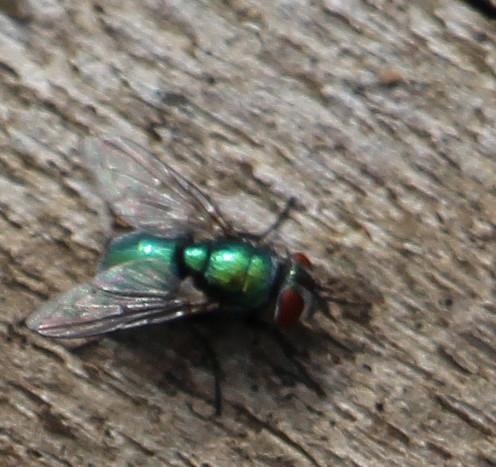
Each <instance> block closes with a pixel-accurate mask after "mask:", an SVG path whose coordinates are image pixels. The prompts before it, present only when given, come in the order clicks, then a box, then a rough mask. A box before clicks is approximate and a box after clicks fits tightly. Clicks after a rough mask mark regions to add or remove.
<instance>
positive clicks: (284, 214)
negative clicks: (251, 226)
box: [243, 196, 296, 242]
mask: <svg viewBox="0 0 496 467" xmlns="http://www.w3.org/2000/svg"><path fill="white" fill-rule="evenodd" d="M295 206H296V198H295V197H294V196H292V197H291V198H289V199H288V200H287V201H286V204H285V206H284V208H283V209H282V210H281V212H279V214H278V215H277V217H276V219H275V221H274V222H273V223H272V224H271V225H269V227H267V228H266V229H265V230H263V231H262V232H260V233H256V234H252V233H248V234H243V236H244V237H247V238H249V239H250V240H254V241H257V242H262V241H264V240H265V239H266V238H267V237H268V236H269V235H270V234H271V233H272V232H274V231H275V230H277V229H278V228H279V227H280V226H281V224H283V223H284V222H285V221H286V220H287V219H288V217H289V213H290V212H291V210H292V209H293V208H294V207H295Z"/></svg>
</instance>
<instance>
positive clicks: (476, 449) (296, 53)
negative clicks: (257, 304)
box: [0, 0, 496, 467]
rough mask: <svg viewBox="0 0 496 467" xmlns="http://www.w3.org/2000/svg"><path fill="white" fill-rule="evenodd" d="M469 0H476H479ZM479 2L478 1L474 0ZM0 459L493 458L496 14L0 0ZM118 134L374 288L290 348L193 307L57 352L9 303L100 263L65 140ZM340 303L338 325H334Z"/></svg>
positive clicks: (149, 0) (328, 3)
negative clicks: (357, 305)
mask: <svg viewBox="0 0 496 467" xmlns="http://www.w3.org/2000/svg"><path fill="white" fill-rule="evenodd" d="M472 3H473V2H472ZM486 4H487V3H486ZM0 7H1V8H2V11H1V12H0V96H1V99H0V121H1V128H2V130H1V132H0V144H1V151H0V287H1V288H0V304H1V317H0V353H1V356H2V358H1V364H0V368H1V375H0V457H1V462H0V463H1V465H8V466H10V465H16V466H18V465H23V466H25V465H33V466H34V465H36V466H38V465H50V466H55V465H66V466H67V465H74V466H82V465H88V466H89V465H95V466H101V465H118V466H124V465H154V466H155V465H174V466H181V465H184V466H199V465H203V466H205V465H211V466H234V465H273V466H276V465H277V466H281V465H285V466H292V465H298V466H300V465H302V466H303V465H309V466H329V465H346V466H358V465H359V466H369V465H398V466H405V465H409V466H413V465H449V466H458V465H474V466H481V467H483V466H484V467H487V466H494V465H496V305H495V302H494V300H495V296H496V291H495V261H494V260H495V251H496V153H495V148H496V130H495V127H496V73H495V67H496V46H495V44H496V24H495V23H494V21H493V22H491V19H490V17H489V16H490V15H488V14H483V13H480V12H478V11H476V10H475V9H473V7H471V6H469V5H468V2H467V3H463V2H459V1H456V0H437V1H436V0H433V1H423V2H411V1H409V0H398V1H394V2H388V1H383V0H353V1H349V0H346V1H338V0H316V1H311V0H298V1H296V0H286V1H265V0H223V1H222V0H215V1H209V2H207V1H204V0H197V1H189V0H188V1H185V0H183V1H174V0H146V1H140V2H137V1H135V0H101V1H94V2H89V1H83V0H82V1H78V2H63V1H61V0H46V1H43V2H39V1H36V0H29V1H18V2H9V1H2V2H0ZM102 132H110V133H112V134H121V135H127V136H129V137H131V138H134V139H136V140H137V141H140V142H142V143H144V144H146V145H148V146H149V147H151V148H153V149H154V150H155V151H156V152H157V153H158V154H161V155H163V156H164V157H167V158H169V159H168V160H171V161H173V162H174V164H175V165H176V166H177V167H179V168H181V169H182V170H184V172H185V173H186V174H188V176H190V177H191V178H193V179H194V180H196V181H197V182H198V183H200V184H201V185H203V186H207V187H208V188H209V189H212V190H213V192H214V193H218V194H219V195H220V198H221V202H222V206H223V207H225V209H226V211H227V212H229V213H231V215H233V216H236V217H237V219H238V220H239V222H240V223H241V224H242V225H245V226H247V228H250V229H257V228H260V227H261V226H263V225H265V224H266V222H267V219H268V218H269V215H271V213H273V212H275V210H276V207H277V206H280V205H282V203H283V202H284V200H285V198H286V197H287V196H289V195H290V194H296V195H298V197H299V199H300V201H301V203H302V207H300V209H299V210H298V211H297V212H295V213H294V214H293V216H292V220H291V221H290V222H288V223H287V224H286V225H285V226H284V228H283V229H282V232H281V238H282V239H284V241H285V242H286V243H287V244H288V245H289V246H290V247H291V248H298V249H304V250H305V251H307V252H308V254H309V256H311V257H313V258H314V259H315V262H316V263H318V264H319V265H321V267H323V268H325V269H326V270H327V271H328V272H329V273H332V274H343V275H351V276H353V275H356V274H361V275H363V276H365V277H367V278H369V279H370V281H371V282H372V284H373V285H375V286H376V287H378V288H379V289H380V290H381V291H382V292H383V293H384V295H385V298H386V303H385V304H384V305H383V306H380V307H377V308H376V309H375V310H374V314H373V316H372V319H371V320H370V321H369V322H363V321H360V320H356V319H355V320H354V319H350V317H349V316H348V315H347V314H346V313H342V312H341V310H339V309H337V308H336V309H334V308H333V309H332V313H333V316H334V317H335V318H337V319H331V318H329V317H326V316H323V315H321V316H319V317H317V318H316V320H315V322H314V323H313V325H312V326H311V327H309V328H299V329H294V330H291V331H290V332H288V333H287V335H286V344H285V345H284V346H282V347H281V345H279V344H278V343H277V342H276V341H275V340H274V338H273V336H271V335H270V333H267V332H262V331H260V330H256V329H250V328H248V329H247V328H246V327H245V326H244V325H243V324H242V323H238V324H236V323H219V326H215V325H206V327H205V330H204V331H203V332H204V334H205V340H206V341H208V344H209V346H210V347H211V348H213V349H215V351H216V352H217V353H218V355H219V360H220V363H221V366H222V371H223V375H224V383H223V389H224V396H225V410H224V414H223V416H222V417H220V418H216V417H213V416H212V408H211V405H210V401H211V397H212V384H213V383H212V372H211V369H210V366H209V359H208V352H206V351H205V350H204V347H205V346H204V344H205V343H204V342H201V340H200V339H198V338H197V336H196V335H195V334H194V333H193V332H192V331H191V329H190V327H189V326H188V324H187V323H179V324H174V325H171V326H168V327H164V328H160V329H152V330H143V331H140V332H136V333H129V334H126V335H124V336H122V335H121V336H116V337H115V338H105V339H103V340H101V341H100V342H98V343H95V344H93V345H90V346H87V347H85V348H81V349H79V350H76V351H72V352H71V351H68V350H65V349H64V348H63V347H61V346H60V345H58V344H57V343H54V342H53V341H49V340H46V339H43V338H40V337H38V336H35V335H32V334H31V333H29V332H28V331H27V330H26V329H25V328H24V327H23V325H22V324H21V323H20V320H21V319H22V318H24V317H25V316H26V315H27V314H29V312H30V311H31V310H32V309H33V308H34V307H36V306H37V305H38V304H39V303H40V302H41V301H43V300H45V299H46V298H47V297H49V296H51V295H52V294H54V293H56V292H57V291H59V290H65V289H67V288H69V287H71V286H73V285H75V284H76V283H78V282H81V281H83V280H85V279H86V278H88V277H90V275H91V274H92V273H93V270H94V267H95V264H96V261H97V258H98V254H99V252H100V251H101V249H102V245H103V243H104V239H105V229H104V228H103V227H102V225H101V222H100V221H99V215H98V213H99V211H101V208H102V203H101V201H100V200H99V198H98V196H97V195H96V194H95V193H94V191H93V188H92V186H91V182H90V180H89V174H88V172H87V171H86V170H85V168H84V165H83V163H82V160H81V158H80V157H79V154H78V147H79V144H80V141H81V139H82V138H83V137H84V136H85V135H88V134H90V133H91V134H101V133H102ZM341 315H343V316H341Z"/></svg>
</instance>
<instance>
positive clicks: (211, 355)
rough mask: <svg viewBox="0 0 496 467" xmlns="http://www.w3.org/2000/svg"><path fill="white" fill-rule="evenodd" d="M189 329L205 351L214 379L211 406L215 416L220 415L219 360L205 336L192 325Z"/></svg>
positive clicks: (220, 372)
mask: <svg viewBox="0 0 496 467" xmlns="http://www.w3.org/2000/svg"><path fill="white" fill-rule="evenodd" d="M191 329H192V331H193V334H194V335H195V337H196V338H197V339H198V340H199V342H201V344H202V346H203V348H204V349H205V355H206V356H207V358H208V361H209V364H210V368H211V369H212V373H213V377H214V400H213V406H214V409H215V415H217V416H220V415H222V388H221V379H222V370H221V368H220V364H219V360H218V358H217V355H216V353H215V351H214V349H213V347H212V346H211V345H210V342H209V341H208V339H207V338H206V337H205V335H204V334H203V333H202V332H201V331H200V330H199V329H198V327H197V326H195V325H194V324H192V326H191Z"/></svg>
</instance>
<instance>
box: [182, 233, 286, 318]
mask: <svg viewBox="0 0 496 467" xmlns="http://www.w3.org/2000/svg"><path fill="white" fill-rule="evenodd" d="M183 258H184V265H185V267H186V269H187V270H189V271H190V272H191V274H192V275H193V276H194V277H195V278H196V279H197V283H198V286H199V287H200V288H202V289H203V290H205V292H207V293H210V294H213V295H215V296H216V297H217V298H218V299H220V300H223V301H224V302H226V303H229V304H232V305H235V306H241V307H243V308H258V307H261V306H263V305H265V304H267V303H268V302H269V301H270V292H271V289H272V286H273V283H274V280H275V276H276V270H277V266H276V264H275V260H274V257H273V255H272V254H271V253H270V251H268V250H266V249H262V248H256V247H253V246H252V245H250V244H248V243H245V242H242V241H239V240H238V241H236V240H229V241H217V242H216V241H212V242H208V243H197V244H192V245H190V246H187V247H186V248H185V249H184V253H183Z"/></svg>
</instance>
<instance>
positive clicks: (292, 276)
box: [274, 253, 321, 327]
mask: <svg viewBox="0 0 496 467" xmlns="http://www.w3.org/2000/svg"><path fill="white" fill-rule="evenodd" d="M318 290H319V285H318V284H317V282H316V280H315V279H314V278H313V277H312V263H311V262H310V260H309V259H308V258H307V256H306V255H305V254H303V253H294V254H293V255H291V257H290V259H289V263H288V266H287V271H286V275H285V277H284V279H283V282H282V284H281V288H280V290H279V294H278V297H277V302H276V309H275V315H274V320H275V322H276V324H278V325H279V326H283V327H285V326H291V325H293V324H296V323H297V322H299V321H305V320H307V319H309V318H310V317H311V316H312V315H313V314H314V312H315V310H316V309H317V308H319V304H320V303H321V298H320V296H319V293H318Z"/></svg>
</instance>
